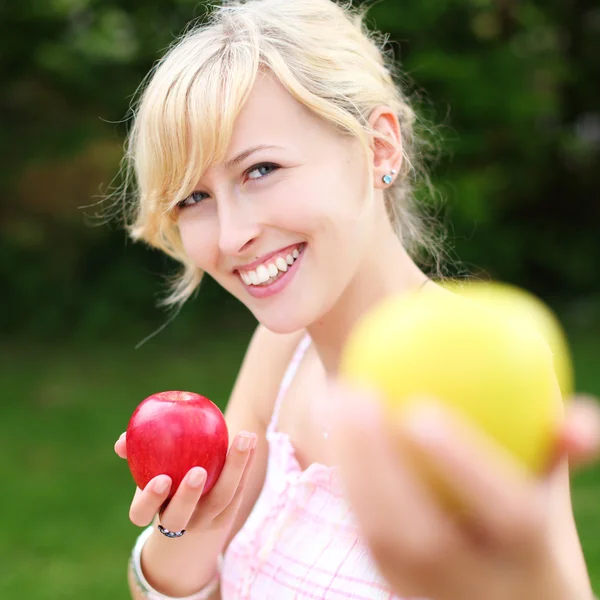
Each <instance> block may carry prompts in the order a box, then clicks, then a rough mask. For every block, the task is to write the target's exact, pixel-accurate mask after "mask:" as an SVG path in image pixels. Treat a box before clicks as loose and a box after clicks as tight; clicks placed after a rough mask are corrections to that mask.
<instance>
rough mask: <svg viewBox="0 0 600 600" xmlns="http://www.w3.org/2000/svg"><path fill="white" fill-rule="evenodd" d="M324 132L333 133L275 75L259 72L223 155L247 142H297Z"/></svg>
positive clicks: (238, 148)
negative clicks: (226, 151)
mask: <svg viewBox="0 0 600 600" xmlns="http://www.w3.org/2000/svg"><path fill="white" fill-rule="evenodd" d="M328 133H333V132H332V131H331V130H330V127H328V126H327V125H326V124H325V123H324V122H323V121H322V120H321V119H319V118H318V117H317V116H316V115H314V114H313V113H311V112H310V111H309V110H308V109H307V108H306V107H305V106H304V105H303V104H301V103H300V102H298V101H297V100H296V99H295V98H293V97H292V95H291V94H290V93H289V92H288V91H287V90H286V89H285V88H284V87H283V85H282V84H281V83H280V82H279V81H278V80H277V79H276V78H275V77H273V76H270V75H267V74H259V75H258V76H257V79H256V81H255V83H254V86H253V88H252V91H251V92H250V94H249V96H248V99H247V101H246V103H245V104H244V106H243V108H242V110H241V111H240V113H239V115H238V117H237V119H236V121H235V124H234V127H233V132H232V136H231V141H230V145H229V151H228V153H227V154H228V155H229V156H231V155H233V154H235V153H236V152H237V151H240V152H241V151H243V150H245V148H246V147H247V146H248V145H250V144H262V143H264V144H270V145H271V144H272V145H280V144H284V143H285V142H287V143H288V144H289V143H290V142H293V143H294V145H301V144H302V143H303V142H309V141H311V140H313V139H314V138H315V137H317V136H323V135H327V134H328Z"/></svg>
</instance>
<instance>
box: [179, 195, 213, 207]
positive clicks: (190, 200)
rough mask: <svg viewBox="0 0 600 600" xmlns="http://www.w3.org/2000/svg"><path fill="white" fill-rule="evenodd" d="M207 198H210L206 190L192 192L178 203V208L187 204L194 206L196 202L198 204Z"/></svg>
mask: <svg viewBox="0 0 600 600" xmlns="http://www.w3.org/2000/svg"><path fill="white" fill-rule="evenodd" d="M205 198H208V195H207V194H205V193H204V192H192V193H191V194H190V195H189V196H188V197H187V198H185V200H182V201H181V202H178V203H177V206H178V208H185V207H186V206H193V205H194V204H198V203H199V202H202V200H204V199H205Z"/></svg>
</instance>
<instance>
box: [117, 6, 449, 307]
mask: <svg viewBox="0 0 600 600" xmlns="http://www.w3.org/2000/svg"><path fill="white" fill-rule="evenodd" d="M384 46H385V44H384V43H383V40H381V39H378V37H377V34H374V33H369V32H368V31H367V28H366V26H365V24H364V13H362V12H358V11H356V10H354V9H352V8H351V7H350V6H349V5H348V6H341V5H338V4H336V3H335V2H333V1H332V0H246V1H243V0H233V1H226V2H224V4H222V5H221V6H219V7H216V8H215V9H214V10H213V12H212V13H211V14H210V15H209V18H208V22H207V23H206V24H205V25H203V26H194V27H192V28H191V29H190V30H189V31H187V32H186V33H184V34H183V35H182V36H181V37H180V38H179V39H178V40H177V41H176V43H175V44H174V45H173V46H172V47H171V48H170V50H169V51H168V52H167V53H166V55H165V56H164V57H163V58H162V59H161V60H160V61H159V62H158V63H157V65H156V66H155V67H154V69H153V70H152V71H151V72H150V73H149V75H148V77H147V78H146V80H145V82H144V83H143V84H142V86H141V90H142V93H141V96H140V98H139V100H138V102H137V106H136V107H134V111H135V114H134V120H133V126H132V129H131V131H130V134H129V138H128V146H127V152H126V155H125V167H126V173H127V177H126V184H125V185H126V187H130V186H129V184H130V183H131V180H132V179H135V188H136V189H135V200H134V202H133V204H132V206H131V211H130V220H129V225H128V227H129V231H130V234H131V236H132V237H133V238H134V239H135V240H142V241H144V242H146V243H148V244H150V245H151V246H154V247H156V248H159V249H161V250H163V251H164V252H166V253H167V254H168V255H170V256H171V257H173V258H174V259H176V260H177V261H179V262H181V263H182V264H183V272H182V273H181V274H180V275H179V276H178V278H177V279H176V280H175V281H174V282H173V287H172V290H171V294H170V295H169V296H168V298H166V300H165V304H167V305H181V304H183V302H184V301H185V300H186V299H187V298H188V297H189V296H190V295H191V294H192V293H193V292H194V290H195V289H196V288H197V287H198V285H199V283H200V281H201V279H202V272H201V271H200V270H199V269H198V268H197V267H196V266H195V265H194V264H193V263H192V262H191V261H190V260H189V259H188V258H187V257H186V255H185V252H184V250H183V247H182V244H181V239H180V236H179V233H178V229H177V224H176V222H175V219H174V218H173V216H172V215H173V208H174V206H175V205H176V203H177V202H178V201H180V200H182V199H183V198H185V197H187V196H188V195H189V194H191V193H192V191H193V190H194V186H195V184H196V182H197V180H198V178H199V176H200V175H201V174H202V173H203V172H204V171H205V170H206V169H207V168H208V167H209V166H210V165H211V164H214V163H216V162H220V161H222V160H223V159H224V158H225V153H226V150H227V148H228V146H229V142H230V139H231V136H232V131H233V126H234V123H235V120H236V118H237V116H238V114H239V112H240V110H241V107H242V106H243V105H244V102H245V100H246V99H247V98H248V95H249V94H250V92H251V89H252V87H253V83H254V81H255V79H256V76H257V74H258V73H259V72H260V71H261V70H262V71H266V72H270V73H272V74H273V75H274V76H275V77H277V79H278V80H279V81H280V82H281V83H282V85H283V86H284V87H285V88H286V89H287V90H288V92H289V93H290V94H291V95H292V96H293V97H294V98H295V99H296V100H297V101H298V102H300V103H302V104H303V105H304V106H306V107H307V108H308V109H309V110H310V111H312V112H313V113H314V114H316V115H317V116H319V117H320V118H321V119H323V120H324V121H325V122H328V123H330V124H331V125H332V126H333V127H335V128H336V129H337V130H339V131H341V132H343V133H345V134H348V135H351V136H354V137H356V138H357V139H358V140H360V141H361V143H362V144H363V147H364V148H365V150H366V149H367V148H368V144H369V135H374V134H375V135H376V133H375V132H374V131H370V130H369V127H368V118H369V114H370V113H371V111H372V110H373V109H374V108H375V107H377V106H380V105H387V106H389V107H391V108H392V109H393V110H394V111H395V112H396V113H397V115H398V119H399V122H400V128H401V133H402V151H403V153H404V160H403V167H402V171H401V172H400V173H399V175H398V178H397V180H396V183H395V185H394V186H392V187H391V188H390V189H388V190H387V191H386V194H385V197H386V207H387V211H388V214H389V218H390V220H391V222H392V224H393V226H394V228H395V231H396V233H397V234H398V236H399V237H400V239H401V240H402V242H403V244H404V246H405V248H406V249H407V251H408V252H409V253H410V254H411V255H413V256H415V255H416V254H418V252H419V251H420V250H424V251H425V252H426V253H427V254H428V255H429V256H433V257H436V256H437V257H439V252H438V248H437V245H438V240H437V237H436V235H435V234H434V233H433V231H429V230H428V228H427V227H426V223H425V219H424V218H423V216H422V215H420V214H419V212H418V211H417V210H416V208H415V201H414V190H415V187H416V185H417V184H418V183H419V181H426V176H425V177H424V176H423V173H422V172H421V170H420V165H419V164H418V160H417V158H418V154H419V151H418V150H417V142H418V138H417V136H416V134H415V123H416V115H415V112H414V110H413V109H412V108H411V106H410V104H409V102H408V101H407V98H406V97H405V95H404V94H403V92H402V91H401V89H400V85H397V84H396V83H395V80H394V78H395V71H394V66H393V59H392V57H391V56H388V54H387V53H386V52H385V51H384V50H383V47H384ZM436 262H437V258H436Z"/></svg>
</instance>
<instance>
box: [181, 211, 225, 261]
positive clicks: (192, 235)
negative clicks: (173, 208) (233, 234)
mask: <svg viewBox="0 0 600 600" xmlns="http://www.w3.org/2000/svg"><path fill="white" fill-rule="evenodd" d="M178 225H179V234H180V237H181V243H182V245H183V249H184V251H185V253H186V255H187V256H188V257H189V258H190V259H191V260H193V261H194V263H195V264H196V265H197V266H198V267H199V268H200V269H202V270H203V271H207V272H210V271H211V270H212V265H214V264H215V262H216V260H217V256H218V252H217V251H216V248H217V244H218V238H217V235H216V233H215V231H214V228H212V227H210V226H208V224H207V223H206V222H204V221H202V220H200V219H195V218H192V217H181V218H180V219H179V223H178Z"/></svg>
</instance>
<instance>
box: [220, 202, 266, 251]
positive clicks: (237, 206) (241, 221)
mask: <svg viewBox="0 0 600 600" xmlns="http://www.w3.org/2000/svg"><path fill="white" fill-rule="evenodd" d="M218 211H219V249H220V250H221V252H222V253H223V254H227V255H229V256H237V255H239V254H241V253H242V252H244V251H247V250H248V248H249V247H250V246H251V245H252V243H253V242H254V240H256V239H257V238H258V236H259V234H260V230H261V225H260V223H259V221H258V220H257V218H256V215H255V214H254V211H253V209H252V207H250V206H248V205H244V203H243V202H240V201H237V202H233V203H227V204H225V203H222V204H220V205H219V208H218Z"/></svg>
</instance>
